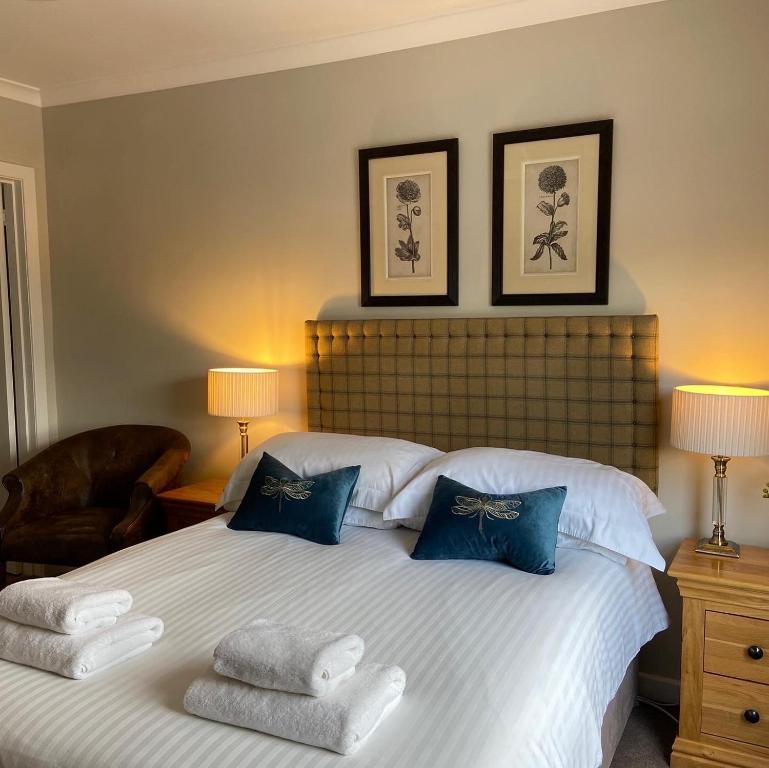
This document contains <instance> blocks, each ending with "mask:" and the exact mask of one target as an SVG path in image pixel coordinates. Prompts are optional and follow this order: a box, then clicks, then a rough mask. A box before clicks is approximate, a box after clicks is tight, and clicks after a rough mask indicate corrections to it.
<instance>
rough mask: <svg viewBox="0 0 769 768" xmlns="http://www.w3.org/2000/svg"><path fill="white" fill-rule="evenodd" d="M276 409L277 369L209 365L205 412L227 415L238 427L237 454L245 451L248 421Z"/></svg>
mask: <svg viewBox="0 0 769 768" xmlns="http://www.w3.org/2000/svg"><path fill="white" fill-rule="evenodd" d="M277 410H278V372H277V371H276V370H274V369H272V368H212V369H211V370H209V371H208V412H209V414H211V415H212V416H230V417H231V418H234V419H237V422H238V426H239V427H240V457H241V458H243V457H244V456H245V455H246V454H247V453H248V421H249V419H251V418H255V417H259V416H272V415H273V414H274V413H277Z"/></svg>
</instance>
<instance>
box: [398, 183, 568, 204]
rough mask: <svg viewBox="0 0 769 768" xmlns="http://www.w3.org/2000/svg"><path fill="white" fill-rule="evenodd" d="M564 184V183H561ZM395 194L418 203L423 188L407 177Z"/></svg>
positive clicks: (400, 198)
mask: <svg viewBox="0 0 769 768" xmlns="http://www.w3.org/2000/svg"><path fill="white" fill-rule="evenodd" d="M561 186H563V185H561ZM395 196H396V197H397V198H398V200H400V201H401V202H402V203H418V202H419V198H420V197H422V190H421V189H420V188H419V184H417V183H416V181H414V180H413V179H406V180H405V181H401V182H400V183H399V184H398V186H397V187H395Z"/></svg>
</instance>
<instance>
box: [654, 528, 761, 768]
mask: <svg viewBox="0 0 769 768" xmlns="http://www.w3.org/2000/svg"><path fill="white" fill-rule="evenodd" d="M695 544H696V542H695V540H694V539H688V540H686V541H684V542H683V544H681V547H680V549H679V550H678V554H677V555H676V557H675V560H673V563H672V564H671V566H670V568H669V569H668V573H669V574H670V575H671V576H672V577H673V578H675V579H676V580H677V582H678V589H679V591H680V593H681V597H682V598H683V644H682V648H681V719H680V724H679V728H678V737H677V738H676V740H675V743H674V744H673V754H672V756H671V762H670V765H671V767H672V768H708V767H709V768H716V766H721V767H724V766H737V767H739V768H769V550H766V549H760V548H758V547H748V546H743V547H742V555H741V557H740V559H739V560H735V559H732V558H725V557H717V556H713V555H702V554H698V553H696V552H695V551H694V547H695Z"/></svg>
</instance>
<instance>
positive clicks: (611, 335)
mask: <svg viewBox="0 0 769 768" xmlns="http://www.w3.org/2000/svg"><path fill="white" fill-rule="evenodd" d="M305 336H306V352H307V411H308V422H309V429H310V430H311V431H315V432H349V433H353V434H360V435H384V436H387V437H401V438H404V439H406V440H412V441H414V442H418V443H426V444H428V445H433V446H435V447H436V448H440V449H441V450H444V451H449V450H456V449H458V448H467V447H469V446H483V445H489V446H500V447H506V448H521V449H528V450H533V451H544V452H547V453H556V454H561V455H564V456H574V457H583V458H588V459H593V460H595V461H600V462H601V463H603V464H612V465H614V466H616V467H619V468H620V469H623V470H625V471H626V472H631V473H632V474H634V475H637V476H638V477H640V478H641V479H642V480H644V481H645V482H646V483H648V485H649V486H651V488H652V489H654V490H656V488H657V317H656V316H654V315H638V316H605V317H515V318H478V319H464V318H457V319H425V320H413V319H412V320H333V321H316V320H308V321H307V322H306V323H305Z"/></svg>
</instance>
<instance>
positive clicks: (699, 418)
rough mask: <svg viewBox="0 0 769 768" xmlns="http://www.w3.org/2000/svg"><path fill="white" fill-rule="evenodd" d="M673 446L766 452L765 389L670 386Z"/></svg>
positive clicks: (768, 407) (768, 417) (768, 395)
mask: <svg viewBox="0 0 769 768" xmlns="http://www.w3.org/2000/svg"><path fill="white" fill-rule="evenodd" d="M670 442H671V443H672V445H673V447H675V448H681V449H682V450H684V451H693V452H694V453H708V454H710V455H711V456H766V455H767V454H769V390H765V389H750V388H747V387H721V386H714V385H701V384H693V385H687V386H683V387H676V388H675V389H674V390H673V420H672V424H671V428H670Z"/></svg>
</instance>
